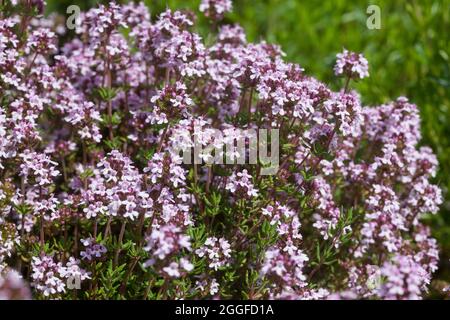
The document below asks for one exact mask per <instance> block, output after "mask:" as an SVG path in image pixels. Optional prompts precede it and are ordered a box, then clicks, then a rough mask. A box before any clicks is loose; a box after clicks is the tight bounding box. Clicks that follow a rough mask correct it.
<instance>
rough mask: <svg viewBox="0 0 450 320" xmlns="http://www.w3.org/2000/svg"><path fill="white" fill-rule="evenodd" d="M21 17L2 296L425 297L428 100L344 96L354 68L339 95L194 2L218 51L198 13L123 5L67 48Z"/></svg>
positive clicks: (5, 166)
mask: <svg viewBox="0 0 450 320" xmlns="http://www.w3.org/2000/svg"><path fill="white" fill-rule="evenodd" d="M26 3H27V4H29V5H30V6H31V7H30V8H29V9H30V10H26V11H24V12H18V10H19V8H18V7H16V6H11V5H8V6H6V7H5V8H6V9H5V11H4V12H2V19H1V20H0V92H1V99H0V104H1V108H0V171H1V172H0V173H1V174H0V177H1V178H0V298H7V299H10V298H30V297H31V296H30V291H29V290H28V289H27V288H28V287H27V283H30V284H31V288H32V290H31V294H32V297H33V298H37V299H49V298H51V299H67V298H76V299H81V298H86V297H89V298H95V299H142V298H144V299H186V298H189V299H201V298H211V297H213V298H218V299H219V298H226V299H229V298H235V299H241V298H248V299H268V298H274V299H358V298H364V299H418V298H422V297H424V296H425V295H426V294H427V290H428V286H429V284H430V281H431V279H432V276H433V273H434V272H436V270H437V268H438V261H439V249H438V244H437V242H436V240H435V239H433V237H432V236H431V234H432V230H431V229H430V228H429V227H428V226H427V225H426V223H425V222H424V219H423V217H424V216H426V215H428V214H434V213H436V212H438V210H439V206H440V204H441V203H442V194H441V190H440V189H439V187H438V186H437V185H435V184H433V181H434V177H435V174H436V170H437V166H438V162H437V159H436V157H435V156H434V154H433V152H432V150H431V149H430V148H428V147H426V146H421V135H420V116H419V112H418V108H417V106H416V105H414V104H413V103H412V102H410V101H409V100H408V99H407V98H405V97H400V98H397V99H396V100H394V101H393V102H389V103H386V104H383V105H379V106H371V107H369V106H364V105H363V104H362V102H361V98H360V96H359V94H358V93H357V92H356V91H354V90H352V86H353V82H354V81H355V80H360V79H363V78H365V77H367V76H368V75H369V74H368V63H367V60H366V59H365V58H364V57H363V55H362V54H356V53H352V52H350V51H347V50H344V52H343V53H340V54H338V55H337V62H336V66H335V69H334V71H335V74H336V75H337V76H344V77H345V78H346V83H345V87H344V88H343V89H342V90H338V91H337V92H335V91H333V90H332V89H331V88H330V87H329V86H327V85H326V84H325V83H322V82H320V81H318V80H317V79H315V78H313V77H311V76H309V75H307V73H306V72H305V71H304V69H303V68H302V67H300V66H299V65H297V64H293V63H289V62H287V61H285V59H284V53H283V52H282V50H281V48H280V47H278V46H277V45H273V44H268V43H266V42H260V43H250V42H248V41H247V38H246V35H245V32H244V30H243V29H242V28H241V27H240V26H239V25H228V24H226V23H225V21H224V20H223V18H224V15H225V14H226V13H227V12H229V11H231V9H232V3H231V1H230V0H220V1H219V0H203V1H201V5H200V11H201V12H203V13H204V14H205V15H206V16H207V17H208V18H210V19H211V20H213V21H212V23H211V24H210V26H211V36H210V39H209V40H208V41H204V40H203V39H202V37H201V36H200V35H199V34H197V33H196V32H194V27H195V23H194V21H195V15H194V14H193V13H192V12H188V11H183V12H182V11H172V10H170V9H167V10H166V11H164V12H162V13H161V14H160V15H159V16H156V17H151V16H150V14H149V10H148V8H147V7H146V6H145V5H144V4H143V3H140V4H135V3H130V4H125V5H119V4H117V3H114V2H113V3H110V4H107V5H99V6H98V7H96V8H93V9H91V10H89V11H87V12H85V13H83V14H82V16H81V17H80V21H82V23H80V24H79V25H77V28H76V30H75V32H74V33H65V32H63V31H64V30H61V25H60V23H59V22H58V21H57V20H58V19H56V17H48V18H46V19H45V20H42V19H43V18H39V17H34V18H33V19H31V18H32V14H33V13H39V12H42V8H43V1H27V2H26ZM33 8H34V9H33ZM31 9H33V10H31ZM35 9H37V10H35ZM62 34H64V37H60V35H62ZM330 72H331V71H330ZM260 129H264V130H266V131H273V132H274V133H272V134H271V136H270V138H268V139H266V141H262V140H264V139H262V138H261V136H260V135H258V134H254V133H255V132H256V133H258V130H260ZM259 142H260V143H259ZM255 145H257V146H258V147H255ZM241 147H243V148H244V150H243V149H242V148H241ZM264 150H265V151H266V152H264ZM269 150H270V151H269ZM264 153H265V155H266V156H267V157H266V158H270V157H273V158H276V159H277V160H279V163H278V162H277V164H278V166H277V170H275V171H274V172H272V174H269V175H267V174H264V173H265V169H267V168H268V163H267V161H266V160H264V159H263V158H264ZM269 154H270V156H269ZM224 158H225V159H224ZM224 160H225V161H224ZM13 268H15V269H16V271H13ZM73 279H78V280H79V281H80V282H81V285H82V286H83V289H84V290H83V292H80V290H76V291H72V284H73Z"/></svg>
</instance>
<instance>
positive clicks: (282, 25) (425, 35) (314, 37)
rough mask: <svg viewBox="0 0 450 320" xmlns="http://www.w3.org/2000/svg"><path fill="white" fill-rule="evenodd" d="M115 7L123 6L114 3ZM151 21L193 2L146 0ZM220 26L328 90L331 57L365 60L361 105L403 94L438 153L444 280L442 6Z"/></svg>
mask: <svg viewBox="0 0 450 320" xmlns="http://www.w3.org/2000/svg"><path fill="white" fill-rule="evenodd" d="M97 2H99V1H74V0H68V1H67V0H47V4H48V7H47V10H48V12H49V13H50V12H54V11H59V12H61V13H64V12H65V10H66V8H67V6H68V5H71V4H79V6H80V7H81V8H82V9H86V8H88V7H91V6H93V5H95V3H97ZM122 2H123V1H122ZM144 2H145V3H146V4H147V5H148V6H149V8H150V11H151V13H152V16H153V17H155V16H156V15H157V14H158V13H159V12H161V11H162V10H164V9H165V8H167V7H169V8H172V9H190V10H192V11H194V12H198V6H199V3H200V0H147V1H144ZM233 5H234V11H233V13H230V14H228V15H227V16H226V19H225V21H224V22H226V23H231V22H237V23H239V24H241V25H242V26H243V27H244V29H245V30H246V32H247V37H248V40H249V41H260V40H266V41H267V42H271V43H277V44H279V45H281V47H282V49H283V51H284V52H286V54H287V57H286V59H287V60H289V61H294V62H297V63H299V64H300V65H301V66H302V67H303V68H305V70H306V72H307V73H308V74H310V75H312V76H314V77H316V78H318V79H319V80H321V81H324V82H326V83H328V84H330V85H331V86H332V87H334V88H335V89H336V88H338V87H339V86H340V85H341V84H340V83H338V81H337V80H336V79H335V77H334V76H333V70H332V68H333V64H334V61H335V55H336V53H338V52H340V51H342V48H344V47H345V48H347V49H349V50H351V51H356V52H362V53H363V54H364V55H365V56H366V58H367V59H368V60H369V65H370V69H369V72H370V77H369V78H368V79H365V80H363V81H361V82H359V83H357V84H353V87H354V88H355V89H357V90H358V91H359V92H360V93H361V96H362V100H363V102H364V103H365V104H367V105H377V104H381V103H384V102H388V101H390V100H393V99H395V98H396V97H398V96H400V95H404V96H407V97H408V98H409V99H410V100H411V101H412V102H414V103H416V104H417V105H418V106H419V108H420V111H421V115H422V133H423V144H426V145H430V146H431V147H432V148H433V150H434V151H435V153H436V154H437V155H438V158H439V162H440V168H439V174H438V177H437V178H436V181H435V182H436V183H439V185H440V186H441V187H442V189H443V191H444V195H445V198H446V201H445V203H444V205H443V206H442V210H441V213H440V214H438V215H435V216H432V217H427V220H429V224H430V225H431V226H432V227H433V230H434V231H433V232H434V236H435V237H437V238H438V241H439V243H440V248H441V265H440V269H439V271H438V273H437V275H436V277H435V278H436V279H439V280H437V281H435V282H434V283H433V286H432V287H433V288H435V289H433V290H432V297H434V296H437V295H438V293H437V292H438V290H436V289H437V288H439V287H441V288H442V286H444V285H445V283H444V282H443V281H446V282H450V197H449V192H448V190H449V189H450V64H449V55H450V52H449V48H450V46H449V32H450V10H449V9H450V0H437V1H429V0H420V1H419V0H408V1H406V0H404V1H388V0H386V1H380V0H370V1H360V0H357V1H345V0H308V1H301V0H238V1H236V0H235V1H233ZM369 5H377V6H379V8H380V9H381V29H379V30H377V29H374V30H369V29H368V28H367V26H366V20H367V18H368V17H369V14H367V13H366V10H367V7H368V6H369ZM197 31H198V32H199V33H200V34H202V35H203V37H205V38H207V37H208V33H207V32H208V22H207V21H206V20H205V19H204V18H202V17H200V16H199V30H197Z"/></svg>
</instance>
